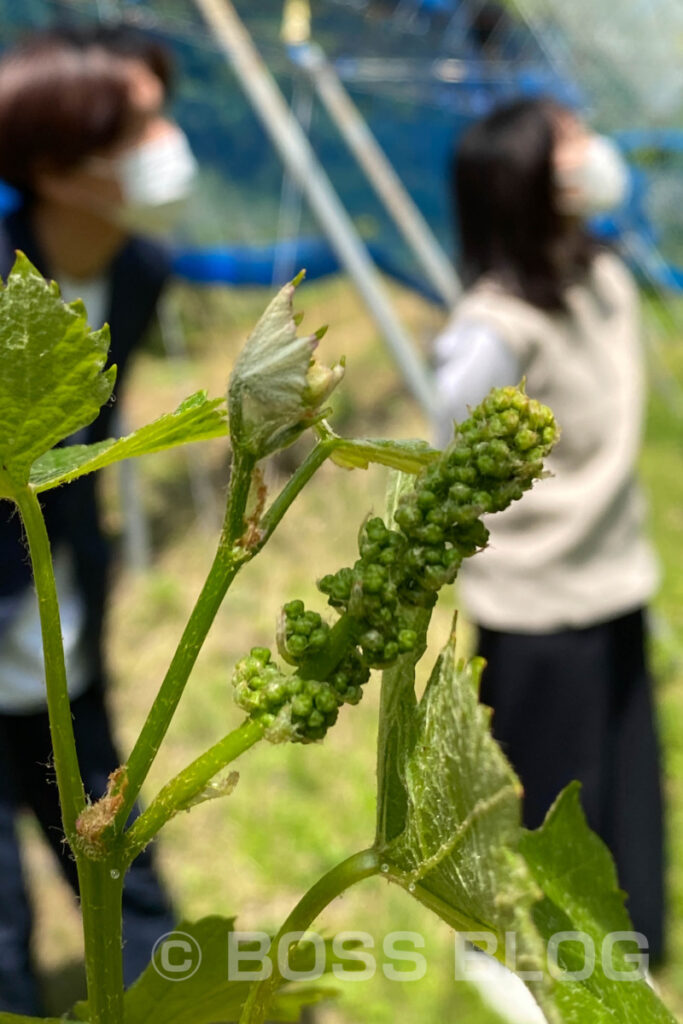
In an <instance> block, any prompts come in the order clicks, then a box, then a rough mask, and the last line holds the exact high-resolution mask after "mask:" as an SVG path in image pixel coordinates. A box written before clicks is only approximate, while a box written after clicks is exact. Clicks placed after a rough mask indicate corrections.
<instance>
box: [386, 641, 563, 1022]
mask: <svg viewBox="0 0 683 1024" xmlns="http://www.w3.org/2000/svg"><path fill="white" fill-rule="evenodd" d="M482 667H483V662H481V660H480V659H475V660H474V661H471V662H470V663H469V664H464V663H462V662H461V663H459V664H458V663H456V659H455V638H454V637H452V638H451V639H450V641H449V642H448V644H447V645H446V647H445V648H444V650H443V651H442V653H441V655H440V657H439V659H438V661H437V663H436V666H435V668H434V671H433V672H432V675H431V678H430V680H429V683H428V685H427V689H426V691H425V693H424V696H423V697H422V700H421V701H420V702H419V704H415V703H414V702H413V701H411V700H410V699H409V698H407V690H408V679H407V678H406V679H403V680H401V684H402V688H403V692H404V695H403V698H402V699H398V700H392V699H391V697H390V695H385V692H384V691H385V690H388V689H390V687H391V685H392V683H393V680H392V679H385V680H384V681H383V685H382V690H383V694H382V714H383V718H384V717H385V716H386V714H387V712H388V711H391V714H392V717H393V723H387V722H386V721H385V720H383V721H382V722H381V724H380V736H384V737H386V736H387V734H390V735H391V734H393V736H394V737H397V736H398V737H399V739H398V740H395V742H394V749H393V751H390V750H389V748H388V747H387V745H386V738H385V739H384V742H383V743H382V744H381V745H380V746H381V747H383V750H382V751H381V753H380V758H381V759H383V760H384V762H385V765H384V768H383V769H382V770H381V772H380V784H381V789H380V794H379V807H380V809H382V808H383V809H384V810H383V811H382V810H380V816H379V822H378V835H377V845H378V849H379V855H380V859H381V860H382V862H383V864H384V865H386V868H387V872H386V873H387V875H388V877H390V878H391V879H392V880H394V881H396V882H398V883H399V884H400V885H402V886H403V887H404V888H406V889H407V890H408V891H409V892H410V893H411V894H412V895H414V896H415V898H416V899H418V900H419V901H420V902H421V903H424V904H425V905H426V906H427V907H429V908H430V909H431V910H433V911H435V913H437V914H439V916H440V917H442V918H443V919H444V920H445V921H447V922H448V923H449V924H450V925H452V927H454V928H456V929H458V930H460V931H486V932H491V933H493V934H494V935H495V936H496V937H497V938H498V940H499V942H500V945H501V950H500V952H501V953H502V951H503V940H504V935H505V933H506V932H509V931H514V932H515V934H516V936H517V949H518V955H519V956H520V958H522V959H523V962H524V965H525V968H526V969H527V970H536V971H543V968H544V957H543V944H542V942H541V939H540V936H539V935H538V933H537V932H536V929H535V927H534V925H533V922H532V919H531V906H532V905H533V903H535V902H536V900H537V899H538V898H539V896H540V892H539V890H538V889H537V887H536V885H535V883H534V881H533V879H532V878H531V873H530V871H529V869H528V868H527V866H526V864H525V862H524V860H523V859H522V857H521V856H520V855H519V854H518V853H517V851H516V847H517V843H518V841H519V836H520V834H521V824H520V792H521V787H520V784H519V781H518V779H517V778H516V776H515V774H514V772H513V770H512V768H511V767H510V765H509V763H508V762H507V760H506V759H505V757H504V755H503V753H502V751H501V750H500V747H499V746H498V745H497V743H496V742H495V740H494V739H493V737H492V735H491V732H490V728H489V719H490V711H489V709H488V708H485V707H483V705H481V704H479V701H478V687H479V678H480V675H481V670H482ZM389 754H390V755H391V756H390V757H389V756H388V755H389ZM401 815H402V816H403V820H404V824H403V829H402V831H401V832H400V833H399V834H396V830H397V828H398V827H399V826H400V817H401ZM551 987H552V980H551V979H548V978H547V977H546V976H545V975H543V980H542V981H540V982H537V983H535V984H534V988H535V994H536V996H537V998H538V1000H539V1002H541V1003H542V1004H545V1005H547V1003H548V995H549V992H550V989H551ZM561 1019H562V1018H561V1017H559V1016H558V1015H556V1014H555V1015H552V1016H549V1020H550V1021H551V1024H554V1022H556V1021H560V1020H561Z"/></svg>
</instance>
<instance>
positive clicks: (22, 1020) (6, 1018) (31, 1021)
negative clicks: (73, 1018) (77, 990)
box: [0, 1012, 87, 1024]
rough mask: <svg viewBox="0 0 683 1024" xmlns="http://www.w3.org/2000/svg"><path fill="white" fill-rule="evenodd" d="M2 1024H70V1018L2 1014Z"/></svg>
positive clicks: (0, 1015)
mask: <svg viewBox="0 0 683 1024" xmlns="http://www.w3.org/2000/svg"><path fill="white" fill-rule="evenodd" d="M0 1024H69V1018H68V1017H23V1016H22V1015H21V1014H18V1015H17V1014H16V1013H2V1012H0ZM86 1024H87V1022H86Z"/></svg>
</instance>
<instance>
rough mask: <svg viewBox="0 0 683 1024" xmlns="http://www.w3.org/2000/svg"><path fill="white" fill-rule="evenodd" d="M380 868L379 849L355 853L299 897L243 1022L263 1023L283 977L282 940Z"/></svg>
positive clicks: (293, 945)
mask: <svg viewBox="0 0 683 1024" xmlns="http://www.w3.org/2000/svg"><path fill="white" fill-rule="evenodd" d="M379 870H380V862H379V856H378V853H377V851H376V850H375V849H373V848H371V849H369V850H362V851H361V852H360V853H354V855H353V856H352V857H349V858H348V859H347V860H344V861H342V862H341V864H337V865H336V867H333V868H332V870H331V871H328V872H327V874H326V875H323V877H322V878H320V879H318V881H317V882H316V883H315V885H313V886H312V887H311V888H310V889H309V890H308V892H307V893H306V894H305V895H304V896H303V897H302V898H301V899H300V900H299V902H298V903H297V905H296V906H295V908H294V910H293V911H292V912H291V914H290V915H289V917H288V918H287V920H286V921H285V923H284V924H283V925H282V928H280V930H279V932H278V933H277V935H276V936H275V938H274V939H273V945H272V947H271V953H270V954H269V957H270V961H271V963H272V965H273V966H272V972H271V975H270V977H269V978H266V979H264V980H263V981H258V982H255V983H254V985H253V986H252V988H251V990H250V992H249V995H248V997H247V1000H246V1002H245V1004H244V1007H243V1009H242V1014H241V1016H240V1019H239V1024H263V1022H264V1021H265V1019H266V1015H267V1013H268V1007H269V1005H270V1002H271V999H272V997H273V995H274V994H275V991H276V990H277V987H278V985H279V983H280V981H281V979H282V975H281V974H280V972H279V970H278V956H277V951H278V947H279V944H280V940H281V939H282V937H283V935H286V934H287V933H288V932H296V933H304V932H306V931H307V930H308V929H309V928H310V926H311V924H312V923H313V921H315V919H316V917H318V915H319V914H320V913H321V912H322V911H323V910H324V909H325V907H327V906H328V905H329V904H330V903H331V902H332V901H333V900H334V899H336V898H337V896H340V895H341V893H343V892H345V891H346V889H349V888H350V887H351V886H352V885H355V884H356V882H360V881H362V879H364V878H370V877H371V875H376V874H378V873H379ZM296 946H297V942H292V943H291V944H290V946H289V952H288V955H289V956H291V953H292V950H293V949H295V948H296Z"/></svg>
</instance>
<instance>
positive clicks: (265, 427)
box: [228, 275, 344, 458]
mask: <svg viewBox="0 0 683 1024" xmlns="http://www.w3.org/2000/svg"><path fill="white" fill-rule="evenodd" d="M301 277H302V275H299V277H297V278H295V280H294V281H292V282H290V283H289V284H286V285H285V286H284V288H281V289H280V291H279V292H278V294H277V295H276V296H275V298H274V299H273V300H272V302H271V303H270V305H269V306H268V308H267V309H266V311H265V313H264V314H263V316H262V317H261V319H260V320H259V321H258V323H257V324H256V327H255V328H254V330H253V331H252V332H251V334H250V335H249V337H248V338H247V341H246V344H245V345H244V348H243V349H242V351H241V352H240V354H239V356H238V357H237V361H236V362H235V366H234V369H233V371H232V374H231V376H230V383H229V389H228V402H229V406H230V432H231V434H232V441H233V445H235V446H236V447H237V448H240V447H242V448H244V449H246V450H247V451H249V452H250V453H251V454H252V455H254V456H256V458H262V457H263V456H264V455H267V454H268V453H269V452H272V451H275V450H276V449H277V448H279V447H283V446H284V445H285V444H290V443H291V442H292V441H293V440H295V439H296V437H297V436H298V434H300V433H301V432H302V431H303V430H304V429H305V428H306V427H307V426H308V425H309V424H310V423H312V422H313V421H314V420H315V418H316V417H317V416H318V415H320V413H319V407H320V405H321V404H322V403H323V402H324V401H325V399H326V398H327V397H328V396H329V394H330V393H331V392H332V391H333V389H334V388H335V387H336V385H337V384H338V383H339V381H340V380H341V378H342V376H343V374H344V367H343V363H340V364H339V365H337V366H334V367H331V368H330V367H325V366H321V365H319V364H318V363H316V362H315V361H314V360H313V358H312V356H313V352H314V350H315V348H316V346H317V344H318V342H319V341H320V339H321V338H322V336H323V334H324V330H319V331H316V332H314V333H313V334H310V335H307V336H303V337H298V336H297V326H298V324H297V318H296V317H295V316H294V313H293V309H292V300H293V298H294V292H295V289H296V285H297V284H298V282H299V280H300V279H301Z"/></svg>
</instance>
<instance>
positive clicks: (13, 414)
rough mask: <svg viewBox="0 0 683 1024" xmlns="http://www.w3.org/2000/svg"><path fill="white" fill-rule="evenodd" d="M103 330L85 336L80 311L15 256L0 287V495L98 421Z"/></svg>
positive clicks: (106, 380)
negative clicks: (68, 439)
mask: <svg viewBox="0 0 683 1024" xmlns="http://www.w3.org/2000/svg"><path fill="white" fill-rule="evenodd" d="M108 350H109V328H108V327H106V326H105V327H103V328H102V329H101V330H99V331H91V330H90V328H89V327H88V321H87V317H86V311H85V307H84V305H83V303H82V302H80V301H76V302H71V303H69V304H68V305H65V304H64V303H63V302H62V301H61V299H60V297H59V289H58V287H57V285H56V284H55V283H54V282H50V283H48V282H47V281H46V280H45V279H44V278H43V277H42V276H41V275H40V274H39V273H38V271H37V270H36V269H35V267H34V266H32V264H31V263H30V262H29V261H28V259H27V258H26V256H24V254H23V253H18V254H17V258H16V262H15V264H14V267H13V268H12V271H11V273H10V275H9V277H8V278H7V283H6V284H5V286H4V287H3V288H2V289H0V472H2V475H3V477H4V480H3V481H2V482H0V488H1V489H2V493H7V492H9V493H10V495H11V490H12V488H13V487H21V486H24V485H25V484H26V483H27V482H28V478H29V470H30V467H31V465H32V463H33V462H34V461H35V460H36V459H37V458H38V456H40V455H42V454H43V453H44V452H46V451H49V449H50V448H52V447H53V446H54V445H55V444H57V442H58V441H62V440H63V439H64V438H66V437H68V436H69V435H70V434H73V433H74V432H75V431H77V430H79V429H80V428H81V427H84V426H87V424H88V423H92V421H93V420H94V419H95V418H96V416H97V414H98V413H99V411H100V408H101V407H102V406H103V405H104V403H105V402H106V401H107V400H108V398H109V397H110V395H111V392H112V388H113V386H114V378H115V375H116V369H115V367H111V368H110V369H109V370H107V371H106V372H103V368H104V365H105V362H106V359H107V352H108Z"/></svg>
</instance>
